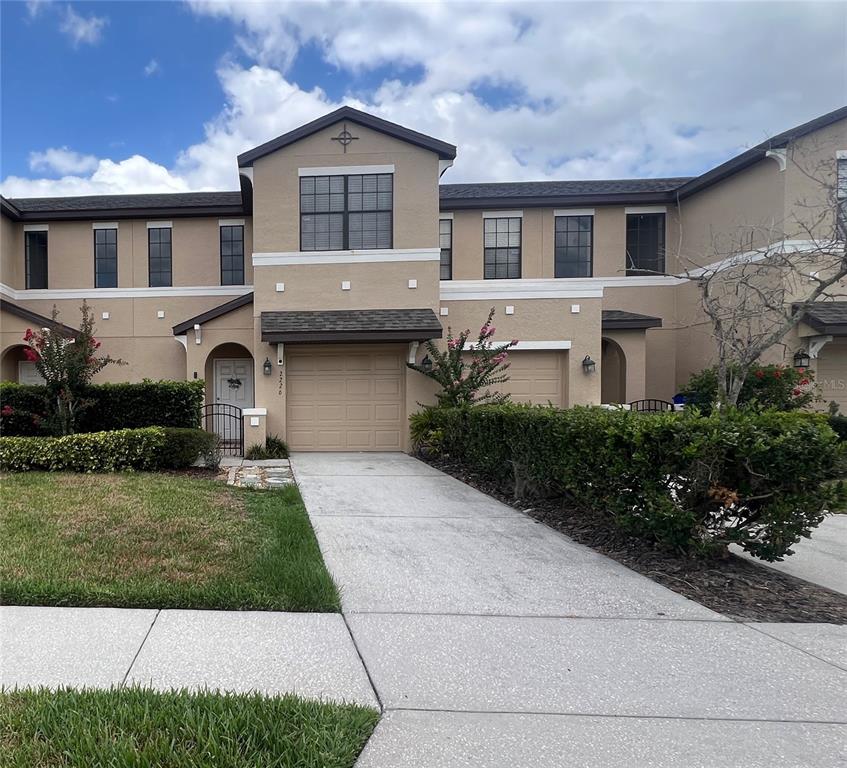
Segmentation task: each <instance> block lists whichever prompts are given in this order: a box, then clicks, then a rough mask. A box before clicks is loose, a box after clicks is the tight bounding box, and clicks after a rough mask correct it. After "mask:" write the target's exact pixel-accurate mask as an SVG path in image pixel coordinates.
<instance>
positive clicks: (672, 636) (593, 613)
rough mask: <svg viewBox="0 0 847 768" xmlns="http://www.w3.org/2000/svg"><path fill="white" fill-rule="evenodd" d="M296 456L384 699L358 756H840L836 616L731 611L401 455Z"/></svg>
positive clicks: (567, 762)
mask: <svg viewBox="0 0 847 768" xmlns="http://www.w3.org/2000/svg"><path fill="white" fill-rule="evenodd" d="M292 467H293V469H294V473H295V476H296V478H297V481H298V483H299V484H300V489H301V492H302V494H303V498H304V500H305V502H306V507H307V509H308V510H309V513H310V516H311V518H312V523H313V525H314V527H315V531H316V532H317V536H318V540H319V542H320V545H321V549H322V550H323V553H324V557H325V559H326V562H327V565H328V567H329V569H330V571H331V572H332V573H333V575H334V576H335V578H336V580H337V582H338V583H339V585H340V586H341V589H342V603H343V609H344V614H345V619H346V621H347V624H348V626H349V627H350V631H351V634H352V636H353V639H354V641H355V644H356V646H357V649H358V651H359V653H360V654H361V657H362V660H363V661H364V664H365V667H366V668H367V671H368V675H369V677H370V679H371V681H372V683H373V686H374V689H375V692H376V695H377V697H378V699H379V701H380V704H381V706H382V707H383V709H384V712H385V716H384V718H383V720H382V722H381V723H380V725H379V726H378V728H377V731H376V733H375V735H374V736H373V738H372V739H371V741H370V742H369V744H368V746H367V747H366V749H365V751H364V752H363V754H362V757H361V759H360V761H359V765H360V766H361V767H362V768H378V767H380V768H381V767H382V766H392V767H394V768H402V767H404V766H416V768H430V767H432V768H435V767H436V766H438V768H449V767H450V766H480V767H486V768H494V767H495V766H496V767H498V768H499V766H504V767H505V766H510V767H512V766H534V767H538V768H547V767H548V766H549V768H553V766H555V767H556V768H560V767H561V766H592V765H598V766H636V767H637V766H647V765H649V766H654V767H656V766H660V767H664V766H668V767H669V766H680V767H681V766H686V767H690V766H728V765H744V766H763V767H764V766H773V765H791V766H816V767H818V768H820V767H822V766H835V765H843V764H844V762H843V761H844V760H845V758H847V754H845V752H844V744H845V743H847V725H845V721H847V716H845V713H847V695H845V690H847V657H845V653H844V650H843V649H844V648H845V647H847V635H845V632H844V630H845V628H844V627H831V626H828V625H823V626H815V625H804V627H805V631H803V632H796V631H788V632H786V631H785V627H786V626H788V627H791V626H792V625H761V624H759V625H745V624H740V623H735V622H732V621H729V620H727V619H726V618H725V617H723V616H721V615H720V614H717V613H714V612H713V611H710V610H708V609H706V608H703V607H702V606H700V605H698V604H696V603H693V602H691V601H689V600H687V599H686V598H684V597H682V596H680V595H677V594H675V593H673V592H671V591H669V590H667V589H665V588H664V587H662V586H659V585H657V584H655V583H654V582H652V581H650V580H649V579H647V578H645V577H643V576H641V575H639V574H636V573H634V572H633V571H630V570H629V569H627V568H625V567H623V566H621V565H619V564H618V563H615V562H614V561H611V560H609V559H608V558H605V557H603V556H601V555H599V554H597V553H596V552H594V551H592V550H590V549H587V548H585V547H582V546H580V545H578V544H576V543H574V542H573V541H571V540H570V539H568V538H566V537H564V536H562V535H561V534H559V533H557V532H555V531H553V530H551V529H549V528H547V527H545V526H543V525H541V524H539V523H536V522H534V521H533V520H530V519H529V518H527V517H526V516H524V515H522V514H520V513H519V512H517V511H515V510H513V509H511V508H510V507H507V506H505V505H503V504H500V503H499V502H497V501H494V500H493V499H491V498H489V497H487V496H485V495H484V494H481V493H479V492H477V491H475V490H473V489H472V488H469V487H468V486H466V485H464V484H463V483H461V482H459V481H457V480H455V479H453V478H451V477H448V476H446V475H444V474H443V473H441V472H438V471H437V470H435V469H433V468H431V467H429V466H428V465H426V464H423V463H421V462H419V461H417V460H415V459H412V458H410V457H408V456H404V455H402V454H295V455H294V456H293V458H292Z"/></svg>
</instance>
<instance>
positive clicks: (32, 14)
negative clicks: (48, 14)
mask: <svg viewBox="0 0 847 768" xmlns="http://www.w3.org/2000/svg"><path fill="white" fill-rule="evenodd" d="M48 1H49V0H26V12H27V15H28V16H29V18H30V19H35V18H37V17H38V16H40V15H41V12H42V11H43V10H44V9H45V8H46V7H47V3H48Z"/></svg>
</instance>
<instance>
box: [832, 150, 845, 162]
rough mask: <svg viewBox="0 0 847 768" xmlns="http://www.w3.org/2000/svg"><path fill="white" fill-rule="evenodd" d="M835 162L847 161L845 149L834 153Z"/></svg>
mask: <svg viewBox="0 0 847 768" xmlns="http://www.w3.org/2000/svg"><path fill="white" fill-rule="evenodd" d="M835 159H836V160H847V149H839V150H838V151H837V152H836V153H835Z"/></svg>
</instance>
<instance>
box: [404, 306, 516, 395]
mask: <svg viewBox="0 0 847 768" xmlns="http://www.w3.org/2000/svg"><path fill="white" fill-rule="evenodd" d="M493 317H494V308H493V307H492V309H491V311H490V312H489V313H488V319H487V320H486V321H485V322H484V323H483V324H482V327H481V328H480V329H479V334H478V335H477V340H476V343H475V344H472V345H471V346H469V347H468V346H466V345H467V341H468V338H469V337H470V335H471V332H470V330H469V329H467V330H464V331H462V332H461V333H460V334H459V335H458V336H453V332H452V331H451V329H449V328H448V329H447V349H446V350H441V349H439V348H438V347H437V346H436V345H435V344H433V343H432V342H431V341H427V342H426V343H425V345H424V346H425V347H426V353H427V357H429V359H430V361H431V362H432V366H431V367H428V366H427V367H424V366H422V365H419V364H416V363H409V364H408V365H409V367H410V368H412V369H414V370H416V371H419V372H420V373H422V374H424V376H428V377H429V378H430V379H433V380H434V381H437V382H438V384H439V385H440V386H441V391H440V392H439V393H437V394H436V396H435V397H436V399H437V401H438V404H439V405H441V406H447V407H455V406H460V405H473V404H475V403H477V404H478V403H504V402H507V401H508V399H509V396H508V395H507V394H503V393H502V392H492V391H491V389H490V387H492V386H494V385H495V384H502V383H503V382H505V381H508V380H509V377H508V375H507V374H506V371H507V370H508V368H509V363H508V362H506V360H507V358H508V350H509V349H510V348H511V347H514V346H515V344H517V343H518V341H517V339H512V340H511V341H508V342H506V343H503V344H495V342H494V340H493V339H494V332H495V331H496V330H497V329H496V328H495V327H494V326H493V325H492V323H491V320H492V318H493Z"/></svg>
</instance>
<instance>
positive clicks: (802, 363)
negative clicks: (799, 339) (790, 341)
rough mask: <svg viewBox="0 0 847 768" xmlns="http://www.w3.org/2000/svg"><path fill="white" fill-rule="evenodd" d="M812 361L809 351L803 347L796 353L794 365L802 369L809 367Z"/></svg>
mask: <svg viewBox="0 0 847 768" xmlns="http://www.w3.org/2000/svg"><path fill="white" fill-rule="evenodd" d="M811 362H812V358H810V357H809V353H808V352H806V351H805V350H803V349H798V350H797V351H796V352H795V353H794V367H795V368H796V369H797V370H798V371H802V370H804V369H806V368H808V367H809V364H810V363H811Z"/></svg>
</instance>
